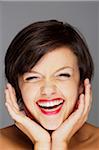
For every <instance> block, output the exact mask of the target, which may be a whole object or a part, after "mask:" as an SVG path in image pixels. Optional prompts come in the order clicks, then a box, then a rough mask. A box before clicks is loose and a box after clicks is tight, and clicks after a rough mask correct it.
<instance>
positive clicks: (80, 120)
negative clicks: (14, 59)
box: [5, 47, 92, 150]
mask: <svg viewBox="0 0 99 150" xmlns="http://www.w3.org/2000/svg"><path fill="white" fill-rule="evenodd" d="M56 60H58V61H56ZM52 66H53V67H52ZM63 67H65V69H62V68H63ZM31 71H32V72H31V73H28V72H27V73H26V74H24V75H23V76H22V77H20V78H19V87H20V90H21V93H22V97H23V100H24V103H25V105H26V107H27V108H28V110H29V111H30V113H31V114H32V115H33V118H34V120H31V119H30V118H29V117H28V116H26V115H25V114H24V113H23V112H21V111H20V110H19V106H18V104H17V103H16V101H17V99H16V94H15V90H14V88H13V87H12V86H11V85H10V84H9V83H8V84H7V88H6V90H5V96H6V103H5V105H6V107H7V109H8V112H9V114H10V115H11V117H12V118H13V119H14V120H15V125H16V126H17V127H18V128H19V129H20V130H21V131H22V132H23V133H25V134H26V135H27V136H28V137H29V139H30V140H31V141H32V143H33V144H34V149H35V150H40V149H46V150H50V149H51V150H56V149H57V147H58V149H59V150H68V149H70V148H71V147H72V143H74V145H75V140H74V139H76V138H77V136H76V133H77V132H78V131H79V130H81V129H82V128H83V125H84V124H85V122H86V120H87V117H88V113H89V110H90V107H91V101H92V92H91V85H90V82H89V79H85V81H84V90H85V94H82V91H83V87H82V86H81V85H80V76H79V69H78V64H77V58H76V56H75V55H74V54H73V52H72V51H71V50H70V49H69V48H66V47H61V48H58V49H56V50H54V51H52V52H50V53H48V54H46V55H45V56H44V57H43V58H42V59H41V60H40V61H39V62H38V63H37V65H36V66H35V67H33V68H32V70H31ZM33 71H36V74H35V73H34V72H33ZM60 73H69V74H70V77H60V76H59V74H60ZM30 75H36V76H38V78H37V79H36V80H35V81H34V80H33V81H30V82H28V83H27V82H26V78H27V77H29V76H30ZM66 89H68V90H66ZM55 97H62V98H63V99H64V100H65V103H64V106H63V108H62V110H61V112H60V113H59V114H58V115H54V116H53V115H52V116H51V117H49V116H44V115H43V114H42V113H41V112H40V111H39V110H38V108H37V107H36V105H35V103H36V101H37V100H38V99H39V98H55ZM75 105H77V106H78V107H77V108H76V110H74V107H75ZM73 110H74V111H73ZM35 120H36V121H35ZM42 126H43V127H42ZM85 129H86V128H85ZM48 130H52V132H51V134H50V133H49V132H48ZM39 133H41V134H39ZM77 135H78V134H77ZM73 137H75V138H73ZM79 137H80V136H79ZM85 138H86V136H85ZM72 139H73V140H72ZM71 140H72V141H73V142H71ZM70 143H71V144H70ZM76 144H77V143H76Z"/></svg>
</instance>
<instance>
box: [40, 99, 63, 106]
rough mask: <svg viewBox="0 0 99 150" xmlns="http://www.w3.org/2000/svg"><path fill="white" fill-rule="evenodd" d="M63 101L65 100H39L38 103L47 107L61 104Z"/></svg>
mask: <svg viewBox="0 0 99 150" xmlns="http://www.w3.org/2000/svg"><path fill="white" fill-rule="evenodd" d="M61 103H63V100H55V101H53V102H52V101H51V102H50V101H49V102H38V105H39V106H42V107H43V106H45V107H50V106H51V107H52V106H55V105H59V104H61Z"/></svg>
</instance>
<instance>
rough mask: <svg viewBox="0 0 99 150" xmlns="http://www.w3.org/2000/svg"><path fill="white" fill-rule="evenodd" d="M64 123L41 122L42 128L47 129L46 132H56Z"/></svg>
mask: <svg viewBox="0 0 99 150" xmlns="http://www.w3.org/2000/svg"><path fill="white" fill-rule="evenodd" d="M62 122H63V121H59V120H58V121H55V120H54V121H51V120H50V121H46V122H41V123H40V124H41V126H43V128H45V129H46V130H56V129H57V128H58V127H59V126H60V125H61V124H62Z"/></svg>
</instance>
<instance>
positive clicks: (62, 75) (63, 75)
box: [59, 73, 71, 78]
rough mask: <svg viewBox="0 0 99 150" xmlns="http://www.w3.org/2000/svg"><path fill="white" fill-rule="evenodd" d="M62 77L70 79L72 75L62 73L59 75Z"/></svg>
mask: <svg viewBox="0 0 99 150" xmlns="http://www.w3.org/2000/svg"><path fill="white" fill-rule="evenodd" d="M59 76H60V77H68V78H69V77H70V76H71V75H70V74H69V73H61V74H59Z"/></svg>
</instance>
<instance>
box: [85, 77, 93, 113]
mask: <svg viewBox="0 0 99 150" xmlns="http://www.w3.org/2000/svg"><path fill="white" fill-rule="evenodd" d="M84 85H85V109H84V115H85V114H86V113H87V112H88V111H89V109H90V107H91V103H92V91H91V84H90V83H89V79H86V80H85V82H84Z"/></svg>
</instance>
